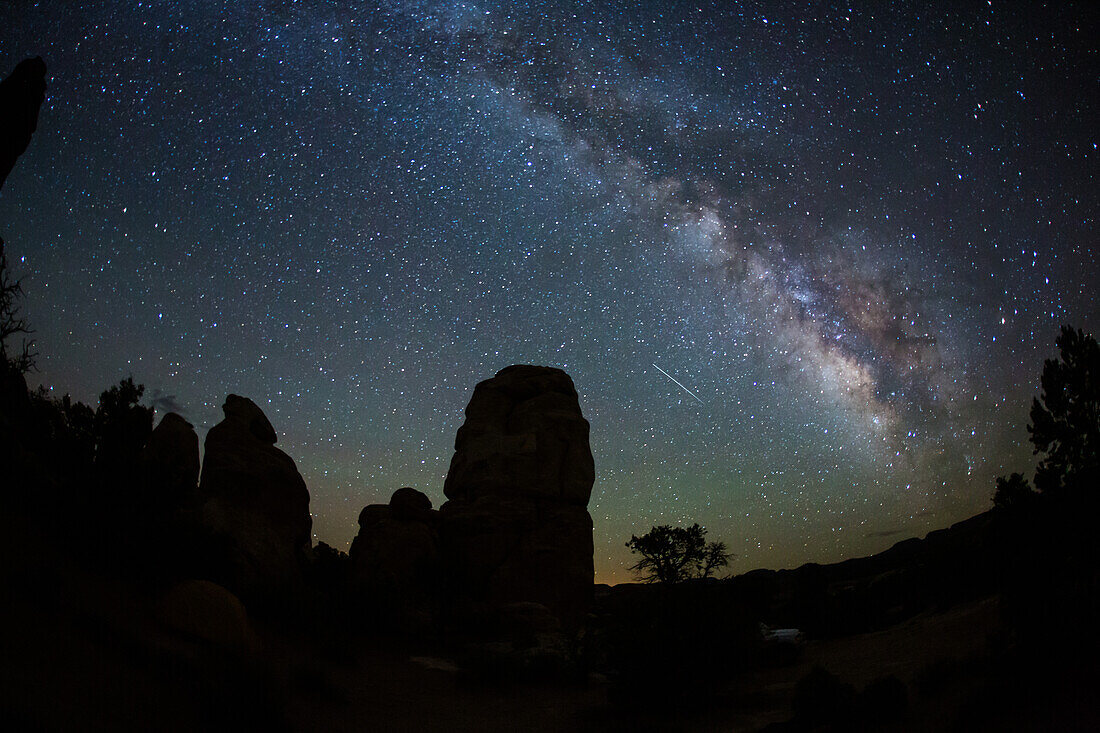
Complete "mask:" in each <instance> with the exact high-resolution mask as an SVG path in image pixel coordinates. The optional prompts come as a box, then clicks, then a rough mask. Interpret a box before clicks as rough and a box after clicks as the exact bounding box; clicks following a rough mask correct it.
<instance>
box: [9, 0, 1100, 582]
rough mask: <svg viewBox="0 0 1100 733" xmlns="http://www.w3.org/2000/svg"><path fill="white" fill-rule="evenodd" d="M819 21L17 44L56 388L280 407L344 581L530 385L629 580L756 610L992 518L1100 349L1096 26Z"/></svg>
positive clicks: (615, 569)
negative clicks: (377, 518) (680, 562)
mask: <svg viewBox="0 0 1100 733" xmlns="http://www.w3.org/2000/svg"><path fill="white" fill-rule="evenodd" d="M820 5H821V4H819V3H804V4H795V3H775V4H772V3H726V2H722V3H718V2H715V3H711V4H697V5H688V4H683V3H672V4H668V5H667V6H663V5H661V4H657V3H637V4H624V3H606V2H598V3H497V2H491V3H483V4H476V3H433V2H393V3H389V2H386V3H380V4H379V3H373V4H359V3H334V2H316V1H305V0H304V1H302V2H288V1H285V0H284V1H283V2H267V3H264V2H260V3H219V2H208V1H207V2H198V1H196V2H172V3H169V2H143V3H124V2H111V3H107V2H103V3H96V2H91V3H83V4H81V7H80V8H79V9H77V8H74V7H71V6H70V4H60V3H31V2H15V3H8V4H5V5H4V6H3V8H0V29H2V30H0V64H2V65H3V73H5V74H6V73H9V72H10V70H11V68H13V67H14V66H15V64H16V63H17V62H18V60H19V59H21V58H23V57H25V56H30V55H41V56H42V57H43V58H44V59H45V60H46V63H47V65H48V67H49V90H48V92H47V100H46V103H45V105H44V106H43V109H42V112H41V117H40V125H39V132H38V134H37V135H36V136H35V138H34V140H33V142H32V144H31V148H30V150H29V151H28V153H27V154H26V155H25V156H24V157H23V158H22V159H21V160H20V162H19V163H18V164H17V166H16V168H15V170H14V171H13V173H12V175H11V177H10V178H9V179H8V181H7V183H6V184H5V186H4V190H3V193H2V195H0V234H2V235H3V236H4V238H5V240H6V242H7V246H8V253H9V257H10V258H11V259H13V260H14V262H15V264H16V265H17V267H18V269H19V271H20V272H23V273H26V275H27V280H26V284H27V299H26V312H27V315H28V317H29V318H30V320H31V321H32V324H33V325H34V327H35V328H37V334H36V337H37V341H38V346H39V349H40V351H41V357H40V359H39V367H40V371H39V373H38V374H37V375H35V378H36V379H38V380H40V381H41V382H42V383H44V384H46V385H47V386H49V387H51V388H53V389H54V390H56V391H58V392H63V391H70V392H72V393H73V394H74V396H76V397H79V398H81V399H84V400H86V401H90V402H94V400H95V397H96V396H97V395H98V393H99V392H100V391H101V390H102V389H104V388H105V387H107V386H108V385H110V384H112V383H115V382H117V381H118V380H119V379H120V378H122V377H124V376H127V375H129V374H133V376H134V377H135V379H136V380H137V381H140V382H143V383H144V384H145V385H146V386H147V388H148V394H149V395H150V396H151V397H154V398H155V399H156V400H157V404H158V406H159V407H160V408H161V411H162V412H163V410H164V409H171V408H172V406H173V405H175V406H178V407H177V409H179V410H180V411H182V412H183V414H184V415H185V416H186V417H187V418H188V419H189V420H191V421H192V422H193V423H195V425H196V427H198V428H199V430H200V436H201V435H202V434H203V433H204V431H205V429H206V428H208V427H209V426H210V425H212V424H214V423H215V422H217V420H218V419H220V405H221V403H222V402H223V400H224V398H225V395H226V394H227V393H229V392H235V393H239V394H243V395H247V396H249V397H252V398H253V399H255V400H256V401H257V403H259V404H260V405H261V406H262V407H263V408H264V409H265V411H266V412H267V414H268V415H269V417H270V418H271V421H272V423H273V424H274V425H275V427H276V429H277V430H278V431H279V433H280V440H279V444H280V446H281V447H282V448H283V449H284V450H286V451H287V452H288V453H289V454H290V455H291V456H293V457H294V458H295V459H296V461H297V462H298V465H299V468H300V470H301V471H302V473H303V475H304V476H305V479H306V482H307V484H308V486H309V488H310V492H311V495H312V503H311V509H312V511H313V514H314V528H315V533H316V536H317V538H318V539H321V540H325V541H327V542H329V543H330V544H333V545H336V546H339V547H346V545H347V543H348V542H350V540H351V538H352V537H353V535H354V533H355V531H356V525H355V518H356V516H357V515H358V513H359V510H360V509H361V508H362V507H363V506H364V505H365V504H367V503H371V502H376V501H384V500H385V499H386V498H388V496H389V494H390V493H391V492H392V491H393V490H394V489H396V488H398V487H400V486H405V485H411V486H414V487H416V488H418V489H420V490H422V491H424V492H425V493H427V494H428V495H429V496H430V497H431V498H432V500H433V502H434V503H435V504H436V505H438V504H439V503H441V501H442V500H443V496H442V486H443V478H444V476H445V475H446V470H447V465H448V462H449V460H450V456H451V452H452V445H453V440H454V434H455V431H456V430H457V428H458V426H459V425H460V424H461V421H462V409H463V408H464V407H465V404H466V402H467V401H468V399H469V396H470V394H471V392H472V389H473V386H474V384H475V383H476V382H478V381H479V380H481V379H484V378H487V377H489V376H492V374H494V373H495V372H496V371H497V370H499V369H501V368H503V367H504V366H507V365H509V364H512V363H525V362H527V363H538V364H547V365H553V366H560V367H562V368H564V369H566V371H568V372H569V373H570V375H571V376H572V377H573V379H574V381H575V383H576V385H577V389H578V391H579V392H580V396H581V406H582V409H583V410H584V413H585V415H586V417H587V418H588V419H589V421H590V422H591V423H592V447H593V452H594V454H595V458H596V474H597V478H596V485H595V488H594V491H593V496H592V501H591V503H590V505H589V508H590V510H591V512H592V515H593V518H594V520H595V527H596V529H595V531H596V568H597V577H598V579H599V580H623V579H626V578H627V577H628V574H627V573H626V572H625V569H624V568H625V565H626V564H628V563H629V558H628V555H627V551H626V549H625V548H624V547H623V543H624V542H625V541H626V539H628V538H629V536H630V534H631V533H641V532H644V531H646V530H647V529H648V528H649V527H650V526H651V525H653V524H658V523H676V522H686V523H691V522H694V521H698V522H700V523H702V524H704V525H705V526H706V527H707V528H708V530H709V532H710V537H711V538H712V539H724V540H725V541H726V542H727V544H728V545H729V546H730V549H731V550H733V551H734V552H736V553H737V554H738V557H737V559H736V560H735V566H736V568H737V569H738V570H747V569H750V568H752V567H760V566H771V567H778V566H787V565H792V564H797V563H800V562H804V561H809V560H815V561H832V560H837V559H841V558H843V557H846V556H850V555H856V554H865V553H868V552H872V551H876V550H879V549H882V548H883V547H885V546H887V545H889V544H891V543H892V542H893V541H896V540H897V539H902V538H903V537H904V536H910V535H913V534H921V533H923V532H924V531H927V530H928V529H931V528H935V527H939V526H944V525H946V524H949V523H951V522H953V521H956V520H958V519H961V518H963V517H965V516H968V515H970V514H972V513H974V512H976V511H979V510H982V509H984V508H986V507H987V506H988V505H989V499H990V496H991V494H992V486H993V477H995V476H996V475H998V474H1002V473H1005V472H1008V471H1014V470H1027V471H1028V472H1030V467H1031V465H1032V459H1031V457H1030V450H1029V449H1028V446H1027V445H1026V430H1025V425H1026V409H1027V405H1028V403H1029V401H1030V397H1031V395H1032V394H1034V392H1035V390H1036V388H1037V383H1038V374H1039V370H1040V368H1041V362H1042V359H1043V358H1044V357H1045V356H1050V355H1052V352H1053V341H1054V338H1055V336H1056V335H1057V332H1058V328H1059V326H1060V325H1061V324H1063V323H1071V324H1074V325H1077V326H1081V327H1084V328H1086V329H1087V330H1093V331H1094V332H1095V330H1096V328H1097V324H1098V303H1097V299H1096V296H1095V293H1094V291H1095V289H1096V283H1097V282H1100V263H1098V261H1097V253H1096V246H1097V224H1096V223H1097V216H1098V212H1100V194H1098V187H1097V185H1096V180H1095V179H1096V175H1097V172H1098V165H1097V164H1098V151H1097V147H1096V146H1097V143H1098V142H1100V140H1098V137H1097V130H1100V119H1098V114H1097V105H1098V100H1100V89H1098V86H1100V72H1098V70H1100V64H1098V58H1097V56H1098V53H1097V45H1096V38H1098V37H1100V35H1098V30H1100V29H1098V25H1097V22H1096V20H1097V18H1096V11H1092V10H1087V9H1086V8H1087V5H1086V4H1082V5H1080V6H1074V5H1067V4H1061V3H1059V4H1055V5H1054V6H1051V7H1045V6H1041V5H1040V4H1036V3H1016V4H1006V3H998V2H994V3H963V4H959V3H950V4H942V5H941V6H940V7H935V8H928V7H927V4H925V3H898V4H896V5H895V6H894V7H889V8H885V9H884V8H883V4H882V3H869V4H867V5H866V6H863V7H860V6H846V5H842V6H834V7H831V8H823V7H821V6H820ZM868 8H873V10H871V9H868ZM662 370H663V371H662ZM32 381H33V380H32ZM676 382H679V383H680V384H681V385H683V387H681V386H679V385H677V383H676Z"/></svg>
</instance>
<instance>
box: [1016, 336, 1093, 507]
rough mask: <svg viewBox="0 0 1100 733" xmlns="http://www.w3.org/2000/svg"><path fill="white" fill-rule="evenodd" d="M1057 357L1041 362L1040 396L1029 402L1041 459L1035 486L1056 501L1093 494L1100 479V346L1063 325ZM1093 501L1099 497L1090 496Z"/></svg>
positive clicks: (1033, 435) (1033, 436)
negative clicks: (1058, 498)
mask: <svg viewBox="0 0 1100 733" xmlns="http://www.w3.org/2000/svg"><path fill="white" fill-rule="evenodd" d="M1056 343H1057V344H1058V350H1059V352H1060V353H1059V358H1058V359H1047V360H1046V361H1045V362H1044V363H1043V375H1042V380H1041V384H1042V392H1041V393H1040V395H1039V397H1037V398H1035V399H1034V400H1032V403H1031V424H1030V425H1028V427H1027V430H1028V433H1030V434H1031V443H1032V445H1033V446H1035V453H1036V454H1037V455H1039V454H1042V455H1043V458H1042V459H1041V460H1040V461H1039V465H1038V466H1037V467H1036V469H1035V486H1036V488H1038V489H1039V491H1041V492H1043V493H1044V494H1046V495H1049V496H1053V497H1067V498H1068V497H1072V498H1084V495H1085V494H1086V492H1088V493H1092V494H1095V493H1096V485H1097V479H1098V477H1100V470H1098V469H1100V460H1098V458H1100V345H1097V343H1096V339H1095V338H1093V337H1092V336H1091V335H1087V334H1085V332H1084V331H1082V330H1081V329H1073V328H1070V327H1069V326H1063V327H1062V333H1061V335H1060V336H1059V337H1058V340H1057V341H1056ZM1090 498H1092V499H1095V498H1096V497H1090Z"/></svg>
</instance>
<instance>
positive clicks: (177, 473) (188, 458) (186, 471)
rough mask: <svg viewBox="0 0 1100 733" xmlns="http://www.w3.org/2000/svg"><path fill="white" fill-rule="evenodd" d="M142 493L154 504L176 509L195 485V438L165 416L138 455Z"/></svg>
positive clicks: (170, 416)
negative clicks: (143, 485) (154, 500)
mask: <svg viewBox="0 0 1100 733" xmlns="http://www.w3.org/2000/svg"><path fill="white" fill-rule="evenodd" d="M141 461H142V463H143V464H144V468H145V482H146V489H147V490H148V491H149V492H151V493H154V494H155V495H156V496H157V497H158V501H157V503H158V504H164V505H167V506H172V505H176V506H178V505H179V503H180V501H181V499H182V498H183V497H184V496H186V495H188V494H190V493H192V492H193V491H194V490H195V487H196V486H198V483H199V436H198V435H196V434H195V429H194V427H192V426H191V423H189V422H187V421H186V420H184V419H183V418H182V417H180V416H179V415H177V414H176V413H174V412H169V413H168V414H167V415H165V416H164V417H163V418H161V421H160V423H159V424H158V425H157V426H156V428H154V429H153V432H152V433H151V434H150V435H149V440H148V442H147V443H146V444H145V447H144V448H143V449H142V451H141Z"/></svg>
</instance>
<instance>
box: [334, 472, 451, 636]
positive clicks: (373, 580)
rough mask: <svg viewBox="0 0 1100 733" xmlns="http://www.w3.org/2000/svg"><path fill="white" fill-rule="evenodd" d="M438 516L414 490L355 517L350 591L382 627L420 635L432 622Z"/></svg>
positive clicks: (398, 493)
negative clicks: (381, 619)
mask: <svg viewBox="0 0 1100 733" xmlns="http://www.w3.org/2000/svg"><path fill="white" fill-rule="evenodd" d="M437 523H438V513H437V512H433V511H432V502H431V499H429V498H428V497H427V496H425V495H424V494H422V493H420V492H419V491H417V490H416V489H411V488H403V489H398V490H397V491H395V492H394V493H393V496H392V497H391V498H390V503H389V504H388V505H386V504H370V505H368V506H367V507H365V508H364V509H363V511H362V512H361V513H360V514H359V534H358V535H356V537H355V540H354V541H353V542H352V544H351V550H350V552H349V553H348V554H349V556H350V558H351V585H352V588H353V590H354V591H355V592H356V593H357V594H359V596H360V597H361V598H362V599H364V600H365V601H366V603H367V605H368V607H369V608H371V609H373V610H374V611H375V612H377V613H378V614H379V615H381V616H383V617H384V618H385V619H386V620H387V621H390V622H397V623H399V624H400V625H401V626H403V627H404V628H403V630H404V631H412V632H416V631H422V630H425V629H427V628H428V627H429V626H430V624H431V623H432V621H433V616H434V605H435V599H436V597H437V595H438V594H437V588H438V575H439V562H440V560H439V534H438V533H437V531H436V525H437Z"/></svg>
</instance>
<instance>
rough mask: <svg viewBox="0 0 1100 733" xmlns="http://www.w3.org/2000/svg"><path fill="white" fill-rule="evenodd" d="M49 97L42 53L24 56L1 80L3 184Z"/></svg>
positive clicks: (0, 168)
mask: <svg viewBox="0 0 1100 733" xmlns="http://www.w3.org/2000/svg"><path fill="white" fill-rule="evenodd" d="M45 98H46V63H45V62H44V61H43V60H42V57H41V56H38V57H35V58H30V59H23V60H22V61H20V62H19V63H18V64H16V65H15V69H14V70H13V71H12V72H11V75H10V76H8V77H7V78H6V79H4V80H3V81H0V188H2V187H3V185H4V181H5V180H6V179H7V177H8V174H9V173H11V169H12V168H13V167H14V166H15V161H16V159H17V158H19V156H20V155H22V154H23V153H25V152H26V151H27V146H28V145H30V142H31V135H33V134H34V131H35V130H36V129H38V110H39V108H40V107H41V106H42V102H43V100H45Z"/></svg>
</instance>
